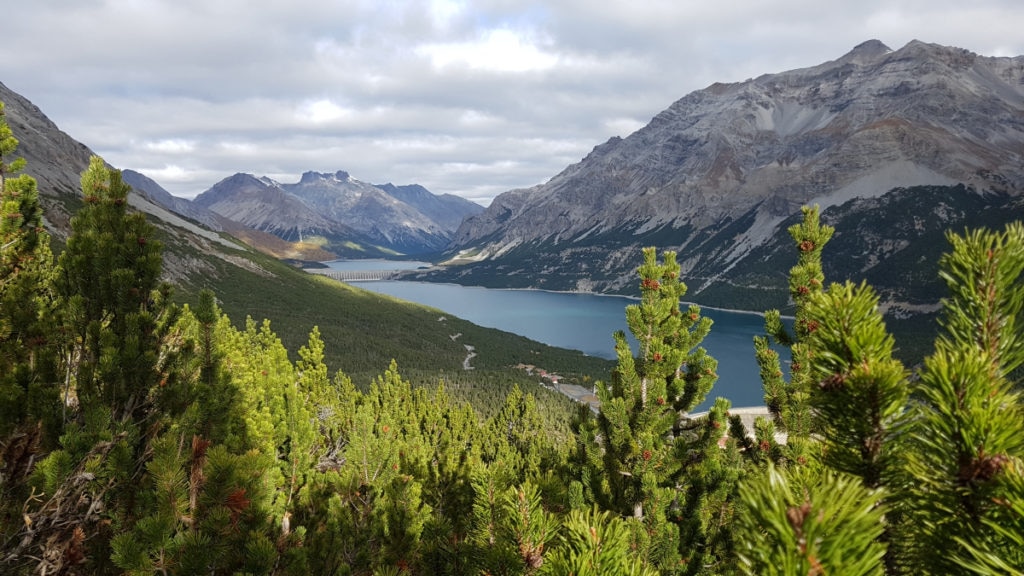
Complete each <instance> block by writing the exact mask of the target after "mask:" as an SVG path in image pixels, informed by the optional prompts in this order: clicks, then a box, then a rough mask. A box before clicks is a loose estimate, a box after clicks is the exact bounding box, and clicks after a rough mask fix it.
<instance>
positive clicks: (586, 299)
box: [354, 268, 788, 408]
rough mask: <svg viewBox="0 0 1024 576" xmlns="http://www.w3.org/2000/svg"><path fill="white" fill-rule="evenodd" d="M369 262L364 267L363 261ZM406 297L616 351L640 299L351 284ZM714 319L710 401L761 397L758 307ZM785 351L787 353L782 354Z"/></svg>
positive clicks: (519, 330) (483, 322) (478, 319)
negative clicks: (628, 311)
mask: <svg viewBox="0 0 1024 576" xmlns="http://www.w3.org/2000/svg"><path fill="white" fill-rule="evenodd" d="M363 269H365V268H363ZM354 285H355V286H358V287H360V288H365V289H367V290H372V291H375V292H379V293H383V294H389V295H391V296H395V297H397V298H401V299H403V300H409V301H411V302H417V303H420V304H425V305H427V306H432V307H434V308H439V309H441V310H444V311H446V312H448V313H449V314H452V315H454V316H458V317H459V318H463V319H465V320H469V321H470V322H473V323H474V324H478V325H480V326H487V327H490V328H498V329H501V330H505V331H508V332H512V333H515V334H520V335H522V336H526V337H527V338H531V339H533V340H537V341H539V342H544V343H545V344H550V345H552V346H558V347H562V348H570V349H574V350H580V351H582V352H584V353H586V354H590V355H594V356H600V357H603V358H614V357H615V354H614V340H613V339H612V334H613V333H614V332H615V331H616V330H623V331H625V332H627V333H628V329H627V327H626V320H625V312H624V309H625V307H626V305H627V304H630V303H632V302H635V300H632V299H629V298H624V297H618V296H597V295H593V294H568V293H556V292H542V291H538V290H496V289H489V288H480V287H475V286H459V285H454V284H432V283H421V282H399V281H374V282H358V283H355V284H354ZM702 314H703V315H704V316H707V317H709V318H711V319H712V320H713V321H714V325H713V326H712V328H711V334H710V335H708V337H707V338H706V339H705V340H704V348H705V349H706V350H707V351H708V352H709V353H710V354H711V355H712V356H714V357H715V358H716V359H717V360H718V374H719V380H718V383H717V384H715V388H714V389H713V390H712V393H711V395H710V398H709V400H708V401H707V402H705V403H704V404H703V405H702V408H706V407H707V406H708V405H709V404H710V403H711V402H712V401H713V400H714V398H715V397H717V396H723V397H726V398H729V399H730V400H731V401H732V404H733V406H735V407H741V406H758V405H761V404H764V400H763V392H762V390H761V381H760V379H759V377H758V367H757V362H756V361H755V360H754V344H753V336H755V335H757V334H761V333H763V332H764V320H763V318H761V316H759V315H756V314H746V313H740V312H726V311H720V310H708V309H704V310H702ZM783 358H788V355H787V354H783Z"/></svg>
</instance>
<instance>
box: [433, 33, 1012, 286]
mask: <svg viewBox="0 0 1024 576" xmlns="http://www.w3.org/2000/svg"><path fill="white" fill-rule="evenodd" d="M896 189H902V190H908V189H912V190H916V191H918V192H920V191H921V190H931V191H933V192H936V191H939V190H942V191H946V192H949V193H950V194H953V195H954V196H955V195H959V196H961V197H967V196H969V197H970V198H960V200H957V203H958V204H963V205H973V204H972V203H973V202H974V201H975V200H977V202H979V203H980V204H979V206H992V205H994V204H993V203H996V202H997V200H996V199H997V198H999V199H1001V200H998V202H1003V201H1004V200H1005V201H1006V202H1009V204H1007V206H1011V205H1015V204H1013V203H1012V199H1013V198H1019V197H1020V196H1021V193H1022V191H1024V57H1016V58H989V57H982V56H978V55H976V54H973V53H971V52H969V51H967V50H963V49H960V48H950V47H944V46H937V45H932V44H924V43H922V42H917V41H914V42H911V43H909V44H907V45H906V46H904V47H903V48H901V49H899V50H897V51H891V50H890V49H889V48H887V47H886V46H885V45H883V44H882V43H881V42H878V41H869V42H865V43H863V44H861V45H859V46H857V47H856V48H854V49H853V50H852V51H851V52H850V53H848V54H846V55H845V56H843V57H841V58H839V59H837V60H834V61H831V62H826V63H824V64H821V65H819V66H815V67H812V68H806V69H800V70H793V71H789V72H783V73H779V74H769V75H764V76H761V77H758V78H756V79H753V80H749V81H746V82H742V83H736V84H714V85H711V86H709V87H707V88H705V89H703V90H700V91H697V92H694V93H692V94H689V95H687V96H685V97H684V98H682V99H680V100H679V101H677V102H675V103H674V104H673V105H672V106H670V107H669V108H668V109H667V110H665V111H664V112H662V113H660V114H658V115H657V116H656V117H655V118H654V119H653V120H652V121H651V122H650V123H649V124H648V125H647V126H646V127H644V128H642V129H640V130H638V131H637V132H635V133H633V134H632V135H630V136H629V137H627V138H613V139H611V140H609V141H608V142H606V143H604V144H602V145H600V146H597V147H596V148H595V149H594V150H593V151H592V152H591V153H590V154H589V155H588V156H587V157H586V158H584V159H583V160H582V161H581V162H579V163H577V164H575V165H572V166H570V167H568V168H566V169H565V170H564V171H563V172H562V173H560V174H558V175H556V176H555V177H553V178H552V179H551V180H550V181H548V182H547V183H545V184H542V185H539V186H536V187H534V188H530V189H525V190H515V191H511V192H507V193H505V194H503V195H501V196H499V197H498V198H496V199H495V201H494V202H493V203H492V205H491V206H490V207H489V208H488V209H487V210H486V211H485V212H484V213H483V214H481V215H479V216H476V217H471V218H468V219H467V220H466V221H465V222H464V224H463V225H462V226H461V227H460V228H459V230H458V232H457V233H456V235H455V240H454V241H453V243H452V244H451V245H450V247H449V248H450V250H451V253H452V254H461V255H462V256H463V257H464V259H471V260H475V261H476V262H475V263H474V264H471V265H466V266H460V267H452V268H451V269H449V270H447V271H446V272H444V273H442V274H439V275H438V276H437V277H438V278H444V279H447V280H454V281H459V282H464V283H482V284H488V285H498V284H502V283H504V284H520V285H529V286H539V287H548V288H552V289H564V290H592V291H608V292H617V291H625V292H629V293H631V292H632V291H633V290H632V284H631V282H632V280H633V268H634V267H635V265H636V262H637V259H638V257H639V256H638V255H639V252H640V247H641V246H646V245H656V246H658V247H659V248H661V249H673V250H677V251H679V255H680V262H681V264H682V265H683V269H684V272H685V273H686V275H687V279H688V283H689V284H690V287H691V295H692V296H694V297H696V298H698V299H699V298H700V296H701V294H702V293H704V294H705V295H708V296H710V295H712V294H714V295H715V298H714V300H715V303H717V304H723V305H740V304H741V303H740V302H739V301H738V300H737V298H735V297H733V296H729V295H728V294H729V293H730V290H729V289H726V288H727V287H731V288H735V289H736V290H739V291H741V292H742V291H747V292H749V293H753V292H754V291H757V290H758V289H760V288H764V287H766V286H764V285H762V286H755V285H752V284H749V283H744V282H742V281H740V280H738V277H739V276H740V275H742V273H743V271H744V270H745V269H748V268H750V267H751V266H752V265H753V264H754V263H753V261H752V260H751V257H752V255H753V254H754V253H755V251H757V250H758V249H760V248H763V247H765V246H767V245H769V244H771V243H773V242H775V241H776V239H778V238H779V237H780V235H784V226H785V225H786V223H787V222H788V219H791V218H792V217H793V215H794V214H797V213H799V209H800V206H802V205H805V204H814V203H817V204H819V205H821V206H822V207H823V208H829V207H836V208H839V207H840V206H843V205H845V204H846V203H848V202H850V201H853V200H856V199H861V200H872V199H874V200H872V201H870V202H866V203H865V202H862V203H861V204H860V205H858V206H854V207H852V208H850V209H849V210H847V211H846V212H845V213H846V214H847V216H846V217H845V219H844V222H846V224H845V225H846V226H850V225H852V223H853V222H854V219H851V218H852V217H851V216H850V214H851V213H859V214H861V215H862V216H864V217H865V218H866V217H867V216H868V214H876V215H877V214H881V213H884V206H891V205H893V202H892V201H890V200H891V199H890V200H887V201H882V200H881V199H882V198H883V197H885V196H887V195H889V194H890V193H892V192H893V191H894V190H896ZM944 193H945V192H944ZM935 197H936V198H938V195H936V196H935ZM913 204H914V206H916V207H917V209H920V210H921V211H922V212H920V214H918V215H912V214H903V215H902V217H903V219H902V220H900V222H899V223H892V222H890V224H891V225H892V226H898V227H899V228H901V229H902V228H907V229H910V230H913V229H914V228H915V225H914V220H913V217H915V216H919V217H921V218H925V219H927V218H929V216H928V214H930V213H931V210H930V208H931V206H930V205H929V199H928V197H927V196H924V197H920V196H919V195H915V200H914V202H913ZM978 209H981V208H978ZM880 211H881V212H880ZM1021 216H1024V215H1022V214H1021V213H1019V212H1018V213H1017V217H1018V218H1019V217H1021ZM961 220H962V219H961ZM961 220H958V219H956V218H951V219H950V220H948V221H945V222H943V223H944V224H946V225H949V226H951V227H953V228H954V229H956V228H957V226H958V225H959V223H960V221H961ZM887 221H888V220H887ZM857 226H860V227H864V228H873V227H874V223H873V222H872V221H871V220H864V221H860V222H859V223H858V224H857ZM961 228H962V226H961ZM875 232H877V236H878V238H877V239H878V241H879V242H881V243H882V244H886V245H890V246H891V250H890V251H889V252H887V253H884V254H877V255H876V256H877V258H878V262H876V263H875V266H882V267H883V268H884V267H885V261H886V260H887V259H889V258H891V257H892V256H893V255H894V254H896V253H898V252H900V251H901V250H902V248H900V246H903V245H904V243H905V244H906V245H910V244H913V243H914V242H915V241H916V240H915V239H914V238H913V237H911V238H909V239H903V240H901V241H900V242H895V243H893V242H890V240H891V238H890V236H891V233H890V231H887V230H884V229H882V230H876V231H875ZM848 233H852V231H850V232H848ZM911 236H913V235H911ZM941 244H942V243H940V245H939V246H934V247H933V248H934V251H935V254H934V255H935V256H936V257H937V255H938V253H939V251H941V250H942V249H943V246H942V245H941ZM759 254H761V256H762V257H766V255H765V254H763V253H759ZM786 270H788V265H786V266H784V267H782V268H781V269H778V270H776V273H775V276H776V278H775V279H774V280H770V281H769V280H766V279H765V278H763V277H759V278H758V279H757V280H756V281H757V282H759V283H763V282H769V283H770V284H771V286H772V287H773V289H777V288H778V287H779V286H784V278H785V273H786ZM733 291H735V290H733Z"/></svg>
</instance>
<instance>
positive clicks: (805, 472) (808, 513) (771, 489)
mask: <svg viewBox="0 0 1024 576" xmlns="http://www.w3.org/2000/svg"><path fill="white" fill-rule="evenodd" d="M807 476H811V477H810V478H808V477H807ZM881 495H882V494H881V492H879V491H875V490H870V489H868V488H866V487H864V486H863V485H862V483H861V482H860V481H859V480H858V479H857V478H856V477H853V476H849V475H845V474H842V473H838V474H837V473H835V472H832V471H828V470H820V469H813V468H807V467H792V468H789V469H788V470H786V471H783V470H779V469H776V468H775V467H774V465H772V464H769V466H768V468H767V469H766V470H765V471H764V473H763V474H756V475H751V476H749V477H748V478H747V479H746V480H744V481H743V482H742V483H741V485H740V489H739V497H740V501H741V502H742V503H743V507H742V508H741V509H740V512H739V514H738V516H737V519H736V527H735V530H736V533H735V536H736V542H737V547H738V556H739V566H740V569H741V571H742V572H743V573H744V574H750V575H756V576H761V575H778V576H805V575H825V574H843V575H844V576H846V575H850V576H857V575H863V574H876V575H881V574H882V573H883V571H882V562H881V559H882V556H883V554H884V553H885V547H884V546H883V545H882V544H880V543H879V541H878V539H879V536H880V535H881V533H882V527H883V524H882V510H881V508H879V506H878V503H879V499H880V497H881Z"/></svg>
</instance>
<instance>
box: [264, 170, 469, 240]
mask: <svg viewBox="0 0 1024 576" xmlns="http://www.w3.org/2000/svg"><path fill="white" fill-rule="evenodd" d="M282 187H283V188H284V189H285V190H287V191H288V192H290V193H291V194H292V195H293V196H295V197H297V198H299V199H301V200H302V201H303V202H305V203H306V204H307V205H308V206H310V207H312V208H313V209H314V210H316V211H317V212H319V213H320V214H323V215H324V216H326V217H327V218H329V219H331V220H334V221H336V222H343V223H344V224H345V225H347V226H350V227H351V228H352V229H353V230H356V231H357V232H359V233H361V234H363V235H365V236H366V237H368V238H369V239H370V240H371V241H372V242H373V243H375V244H377V245H379V246H383V247H386V248H389V249H391V250H395V251H396V252H399V253H402V254H418V253H423V252H436V251H439V250H440V249H442V248H444V247H445V245H447V244H448V242H449V240H450V239H451V232H452V230H447V231H446V230H445V229H444V228H442V227H441V226H440V225H439V224H438V223H437V222H434V221H433V220H432V219H430V218H429V217H427V216H426V215H424V214H423V213H422V212H420V211H419V210H417V209H416V208H414V207H413V206H410V205H409V204H406V203H405V202H403V201H401V200H399V199H397V198H395V197H393V196H391V195H389V194H388V193H387V192H385V191H384V190H382V189H380V188H378V187H376V186H374V185H373V184H368V183H366V182H361V181H359V180H356V179H354V178H352V177H351V176H349V174H348V172H345V171H343V170H339V171H338V172H335V173H334V174H324V173H320V172H306V173H304V174H303V175H302V177H301V178H300V179H299V181H298V182H297V183H295V184H284V185H282Z"/></svg>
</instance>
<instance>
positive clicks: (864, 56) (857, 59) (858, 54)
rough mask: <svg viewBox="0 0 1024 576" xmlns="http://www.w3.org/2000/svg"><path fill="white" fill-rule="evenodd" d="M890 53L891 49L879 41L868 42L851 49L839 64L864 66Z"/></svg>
mask: <svg viewBox="0 0 1024 576" xmlns="http://www.w3.org/2000/svg"><path fill="white" fill-rule="evenodd" d="M890 52H892V49H891V48H889V47H888V46H886V45H885V44H883V43H882V41H881V40H875V39H872V40H868V41H866V42H861V43H860V44H858V45H856V46H854V47H853V50H850V51H849V52H847V53H846V55H844V56H843V57H842V58H840V59H839V61H840V62H851V63H853V64H864V63H867V62H871V61H874V60H877V59H878V58H881V57H882V56H885V55H886V54H888V53H890Z"/></svg>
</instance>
